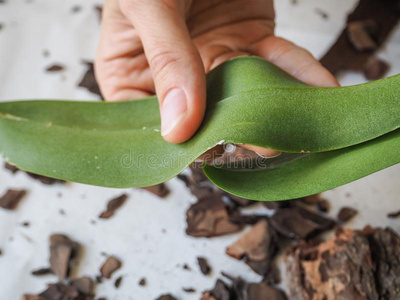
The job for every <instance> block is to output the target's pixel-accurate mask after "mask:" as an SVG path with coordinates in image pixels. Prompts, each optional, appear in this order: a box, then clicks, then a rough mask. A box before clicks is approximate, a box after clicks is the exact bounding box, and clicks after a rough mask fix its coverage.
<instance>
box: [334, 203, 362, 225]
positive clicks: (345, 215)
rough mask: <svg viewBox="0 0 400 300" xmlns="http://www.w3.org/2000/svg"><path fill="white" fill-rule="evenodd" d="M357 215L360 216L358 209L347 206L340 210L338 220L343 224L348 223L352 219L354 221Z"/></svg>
mask: <svg viewBox="0 0 400 300" xmlns="http://www.w3.org/2000/svg"><path fill="white" fill-rule="evenodd" d="M357 214H358V211H357V210H356V209H354V208H352V207H349V206H345V207H342V208H341V209H340V211H339V213H338V216H337V218H338V219H339V220H340V221H341V222H347V221H349V220H350V219H352V218H353V217H354V216H356V215H357Z"/></svg>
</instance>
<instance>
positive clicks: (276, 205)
mask: <svg viewBox="0 0 400 300" xmlns="http://www.w3.org/2000/svg"><path fill="white" fill-rule="evenodd" d="M296 201H297V199H295V200H286V201H266V202H263V204H264V206H265V207H266V208H268V209H273V210H278V209H281V208H288V207H291V206H293V204H294V203H295V202H296Z"/></svg>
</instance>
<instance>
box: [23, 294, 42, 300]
mask: <svg viewBox="0 0 400 300" xmlns="http://www.w3.org/2000/svg"><path fill="white" fill-rule="evenodd" d="M22 300H43V298H41V297H40V296H39V295H32V294H25V295H23V296H22Z"/></svg>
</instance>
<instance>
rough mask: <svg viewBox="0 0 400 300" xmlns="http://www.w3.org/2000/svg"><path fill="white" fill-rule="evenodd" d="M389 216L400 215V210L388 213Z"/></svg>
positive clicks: (396, 216)
mask: <svg viewBox="0 0 400 300" xmlns="http://www.w3.org/2000/svg"><path fill="white" fill-rule="evenodd" d="M387 217H388V218H392V219H394V218H398V217H400V210H399V211H393V212H390V213H388V214H387Z"/></svg>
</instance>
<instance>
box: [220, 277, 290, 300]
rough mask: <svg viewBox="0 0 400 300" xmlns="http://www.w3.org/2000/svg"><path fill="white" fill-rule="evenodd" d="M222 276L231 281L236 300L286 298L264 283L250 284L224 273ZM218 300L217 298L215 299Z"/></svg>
mask: <svg viewBox="0 0 400 300" xmlns="http://www.w3.org/2000/svg"><path fill="white" fill-rule="evenodd" d="M222 275H223V276H225V277H227V278H228V279H230V280H231V281H232V291H233V294H234V295H235V296H236V299H240V300H265V299H268V300H286V299H287V297H286V295H285V293H284V292H283V291H281V290H280V289H277V288H275V287H272V286H270V285H268V284H267V283H265V282H260V283H250V282H247V281H245V280H243V279H242V278H240V277H238V278H234V277H232V276H229V275H227V274H225V273H222ZM217 299H218V298H217Z"/></svg>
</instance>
